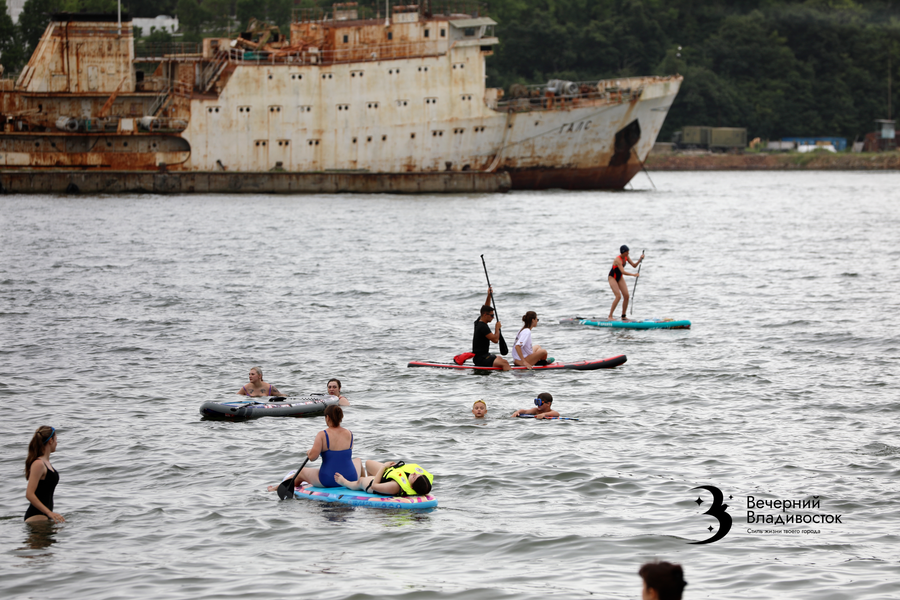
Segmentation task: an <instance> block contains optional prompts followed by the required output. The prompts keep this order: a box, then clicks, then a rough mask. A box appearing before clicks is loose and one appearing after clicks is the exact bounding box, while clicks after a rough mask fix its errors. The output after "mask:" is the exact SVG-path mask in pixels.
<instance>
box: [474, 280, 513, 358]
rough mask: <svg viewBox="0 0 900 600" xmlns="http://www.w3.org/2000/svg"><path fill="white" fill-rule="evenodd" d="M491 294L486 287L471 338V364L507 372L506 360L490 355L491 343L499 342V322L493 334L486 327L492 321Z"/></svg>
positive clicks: (490, 290)
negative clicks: (486, 292) (486, 290)
mask: <svg viewBox="0 0 900 600" xmlns="http://www.w3.org/2000/svg"><path fill="white" fill-rule="evenodd" d="M491 294H493V289H492V288H490V287H488V295H487V298H486V299H485V301H484V305H483V306H482V307H481V316H480V317H478V319H476V320H475V334H474V335H473V336H472V353H473V354H474V355H475V356H474V357H473V358H472V362H474V363H475V366H477V367H498V368H499V369H501V370H503V371H509V362H507V360H506V359H504V358H501V357H499V356H495V355H493V354H491V343H494V344H497V343H499V342H500V321H497V326H496V327H495V328H494V332H493V333H491V328H490V326H489V325H488V323H490V322H491V321H493V320H494V309H493V307H492V306H491Z"/></svg>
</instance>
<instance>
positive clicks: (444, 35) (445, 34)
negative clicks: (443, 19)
mask: <svg viewBox="0 0 900 600" xmlns="http://www.w3.org/2000/svg"><path fill="white" fill-rule="evenodd" d="M441 37H447V30H446V29H441Z"/></svg>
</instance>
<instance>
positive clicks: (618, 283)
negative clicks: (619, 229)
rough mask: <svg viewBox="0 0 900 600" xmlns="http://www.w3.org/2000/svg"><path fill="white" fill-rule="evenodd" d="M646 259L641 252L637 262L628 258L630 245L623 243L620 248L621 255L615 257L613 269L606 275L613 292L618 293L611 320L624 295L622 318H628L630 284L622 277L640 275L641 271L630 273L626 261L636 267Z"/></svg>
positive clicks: (610, 313)
mask: <svg viewBox="0 0 900 600" xmlns="http://www.w3.org/2000/svg"><path fill="white" fill-rule="evenodd" d="M643 260H644V255H643V254H641V258H640V259H638V261H637V262H634V261H633V260H631V259H630V258H628V246H625V245H624V244H623V245H622V247H621V248H619V256H617V257H615V258H614V259H613V264H612V269H610V270H609V275H608V276H607V277H606V280H607V281H608V282H609V287H611V288H612V291H613V294H615V295H616V298H615V299H614V300H613V303H612V306H611V307H610V309H609V317H608V319H609V320H610V321H611V320H612V318H613V313H614V312H616V306H617V305H618V304H619V300H621V299H622V297H623V296H624V297H625V302H624V303H623V304H622V319H623V320H624V319H625V318H627V317H626V316H625V314H626V312H627V311H628V286H627V285H625V280H624V279H623V278H622V276H623V275H628V276H629V277H640V273H628V272H626V271H625V263H628V264H630V265H631V266H632V267H636V266H638V265H639V264H641V262H643Z"/></svg>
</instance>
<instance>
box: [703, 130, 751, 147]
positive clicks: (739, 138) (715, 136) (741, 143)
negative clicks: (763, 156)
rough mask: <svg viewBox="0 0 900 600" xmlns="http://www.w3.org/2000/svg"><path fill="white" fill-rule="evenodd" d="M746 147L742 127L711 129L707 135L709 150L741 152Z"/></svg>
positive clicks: (745, 136)
mask: <svg viewBox="0 0 900 600" xmlns="http://www.w3.org/2000/svg"><path fill="white" fill-rule="evenodd" d="M746 147H747V130H746V129H745V128H744V127H713V128H712V131H710V135H709V149H710V150H743V149H744V148H746Z"/></svg>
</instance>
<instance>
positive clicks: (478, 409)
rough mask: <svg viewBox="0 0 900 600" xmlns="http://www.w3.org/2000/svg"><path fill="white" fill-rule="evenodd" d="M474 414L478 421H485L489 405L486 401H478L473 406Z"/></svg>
mask: <svg viewBox="0 0 900 600" xmlns="http://www.w3.org/2000/svg"><path fill="white" fill-rule="evenodd" d="M472 414H473V415H475V418H476V419H483V418H484V416H485V415H486V414H487V404H486V403H485V402H484V400H476V401H475V404H473V405H472Z"/></svg>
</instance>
